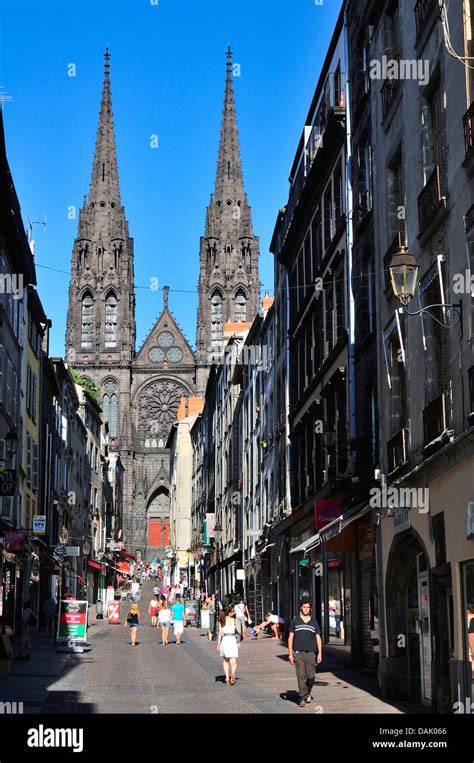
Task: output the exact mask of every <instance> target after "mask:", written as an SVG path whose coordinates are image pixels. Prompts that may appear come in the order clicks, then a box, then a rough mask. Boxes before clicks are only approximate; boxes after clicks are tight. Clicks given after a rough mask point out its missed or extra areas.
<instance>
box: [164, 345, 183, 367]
mask: <svg viewBox="0 0 474 763" xmlns="http://www.w3.org/2000/svg"><path fill="white" fill-rule="evenodd" d="M166 357H167V358H168V360H169V362H170V363H178V362H179V361H180V360H181V359H182V357H183V352H182V350H180V349H179V347H172V348H171V350H168V352H167V353H166Z"/></svg>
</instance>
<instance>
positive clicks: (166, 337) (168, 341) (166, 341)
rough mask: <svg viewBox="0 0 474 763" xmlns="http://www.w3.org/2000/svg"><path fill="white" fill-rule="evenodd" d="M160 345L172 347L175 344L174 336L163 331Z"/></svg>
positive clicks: (159, 338) (159, 339) (159, 341)
mask: <svg viewBox="0 0 474 763" xmlns="http://www.w3.org/2000/svg"><path fill="white" fill-rule="evenodd" d="M158 344H160V345H161V346H162V347H171V345H172V344H173V334H170V332H169V331H163V333H161V334H160V336H159V337H158Z"/></svg>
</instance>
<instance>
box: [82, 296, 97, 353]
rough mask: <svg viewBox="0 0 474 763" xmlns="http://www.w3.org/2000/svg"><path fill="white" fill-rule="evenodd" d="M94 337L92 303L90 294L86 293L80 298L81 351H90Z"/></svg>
mask: <svg viewBox="0 0 474 763" xmlns="http://www.w3.org/2000/svg"><path fill="white" fill-rule="evenodd" d="M93 337H94V301H93V299H92V294H91V293H90V292H86V294H84V296H83V298H82V334H81V348H82V349H83V350H92V341H93Z"/></svg>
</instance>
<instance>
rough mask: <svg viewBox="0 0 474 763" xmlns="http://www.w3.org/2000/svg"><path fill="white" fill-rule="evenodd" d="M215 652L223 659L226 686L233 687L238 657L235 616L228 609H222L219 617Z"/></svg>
mask: <svg viewBox="0 0 474 763" xmlns="http://www.w3.org/2000/svg"><path fill="white" fill-rule="evenodd" d="M217 650H218V652H219V653H220V655H221V657H222V658H223V666H224V673H225V682H226V684H227V686H229V684H230V685H231V686H234V684H235V674H236V671H237V658H238V656H239V645H238V643H237V630H236V627H235V614H234V613H233V611H232V610H231V609H230V607H223V609H222V610H221V612H220V615H219V635H218V638H217ZM229 674H230V675H229Z"/></svg>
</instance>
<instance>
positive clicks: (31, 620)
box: [28, 612, 38, 628]
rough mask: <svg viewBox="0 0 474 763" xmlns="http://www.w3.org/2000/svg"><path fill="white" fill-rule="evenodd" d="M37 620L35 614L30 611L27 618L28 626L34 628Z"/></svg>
mask: <svg viewBox="0 0 474 763" xmlns="http://www.w3.org/2000/svg"><path fill="white" fill-rule="evenodd" d="M37 622H38V620H37V619H36V615H34V614H33V612H32V613H31V615H30V617H29V620H28V625H29V626H30V628H34V627H35V625H36V624H37Z"/></svg>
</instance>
